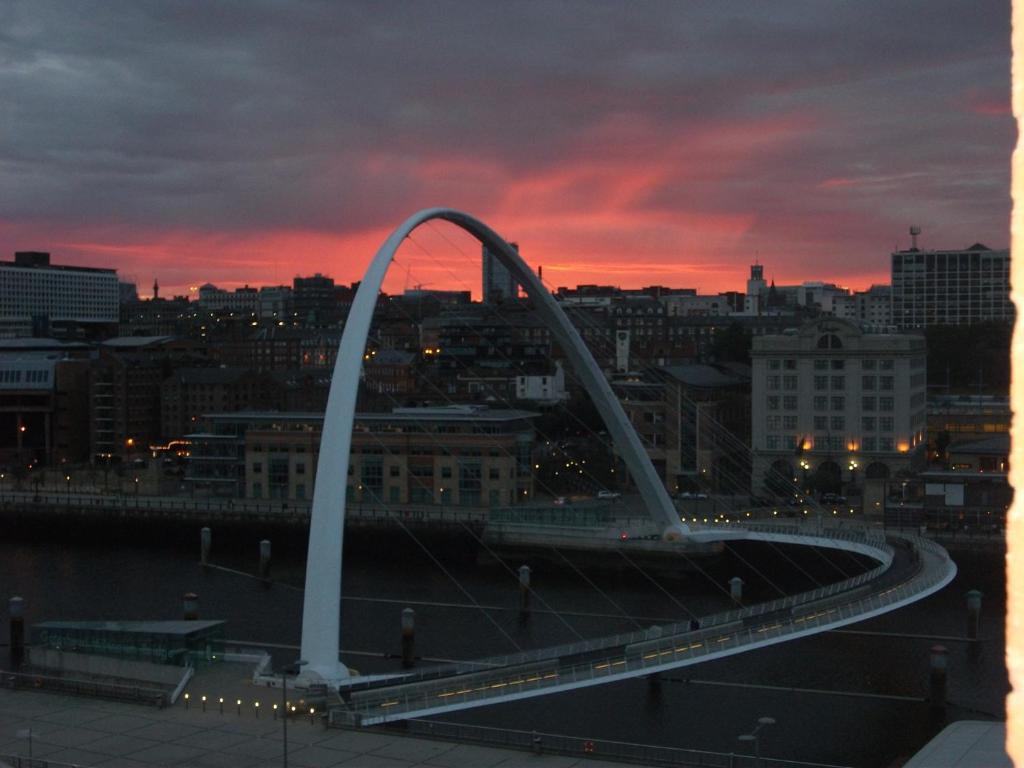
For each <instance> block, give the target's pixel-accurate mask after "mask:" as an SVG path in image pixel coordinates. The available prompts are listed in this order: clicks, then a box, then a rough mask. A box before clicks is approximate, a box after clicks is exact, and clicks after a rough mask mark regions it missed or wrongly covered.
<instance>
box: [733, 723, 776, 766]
mask: <svg viewBox="0 0 1024 768" xmlns="http://www.w3.org/2000/svg"><path fill="white" fill-rule="evenodd" d="M767 725H775V718H774V717H759V718H757V725H755V726H754V730H752V731H751V732H750V733H744V734H743V735H742V736H740V737H739V740H740V741H742V742H744V743H747V742H753V743H754V765H755V766H756V767H757V768H761V738H760V736H758V732H759V731H760V730H761V729H762V728H764V727H765V726H767Z"/></svg>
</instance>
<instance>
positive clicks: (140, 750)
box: [0, 689, 621, 768]
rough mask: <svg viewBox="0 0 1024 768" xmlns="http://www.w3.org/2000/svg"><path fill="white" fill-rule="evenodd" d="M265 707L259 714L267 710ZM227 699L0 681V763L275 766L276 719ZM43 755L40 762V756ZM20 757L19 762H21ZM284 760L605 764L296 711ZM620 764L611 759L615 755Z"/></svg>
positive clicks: (278, 755)
mask: <svg viewBox="0 0 1024 768" xmlns="http://www.w3.org/2000/svg"><path fill="white" fill-rule="evenodd" d="M267 715H269V713H267ZM267 715H264V716H261V717H260V718H259V719H256V718H255V717H253V715H252V713H251V711H249V710H248V708H246V709H245V710H243V714H242V715H241V716H240V715H238V714H237V713H236V711H235V707H234V706H228V707H227V708H226V710H225V713H224V714H223V715H220V714H219V713H218V711H217V705H212V706H209V707H208V709H207V711H206V712H205V713H204V712H203V711H202V710H201V709H200V708H199V707H198V706H196V707H192V708H191V709H189V710H188V711H186V710H185V708H184V707H183V706H180V705H179V706H176V707H173V708H170V709H163V710H160V709H154V708H151V707H144V706H139V705H132V704H121V703H113V702H107V701H99V700H94V699H85V698H75V697H71V696H64V695H59V694H49V693H40V692H36V691H17V692H15V691H9V690H2V689H0V766H3V765H5V760H6V761H8V762H10V763H11V764H13V765H17V760H16V759H15V760H11V758H17V757H27V755H28V749H29V746H28V739H27V738H24V737H21V738H19V736H18V734H19V732H20V733H22V734H24V733H25V732H26V731H27V730H28V729H31V730H32V754H33V757H34V758H36V759H37V760H39V762H38V763H36V764H35V765H36V766H37V767H38V768H44V767H45V766H46V765H47V764H49V765H52V766H54V768H65V766H70V765H74V766H83V768H84V767H91V766H96V767H97V768H98V767H101V766H102V768H115V767H116V768H154V766H169V765H178V766H195V767H196V768H207V767H208V768H221V767H225V768H226V767H227V766H231V767H232V768H257V766H279V765H281V764H282V733H281V730H282V729H281V723H280V722H279V721H275V720H274V719H273V718H272V717H270V716H267ZM43 761H45V762H43ZM26 764H27V763H26ZM288 764H289V765H291V766H295V767H296V768H332V767H333V766H345V767H346V768H413V767H414V766H424V767H426V766H430V767H431V768H518V766H536V767H537V768H574V767H576V766H580V768H582V766H587V768H608V767H609V766H611V765H613V763H607V762H603V761H599V760H593V759H589V758H584V757H583V756H580V757H578V758H573V757H568V756H564V755H562V756H558V755H544V754H541V755H535V754H533V753H531V752H523V751H518V750H508V749H495V748H492V747H483V746H476V745H469V744H456V743H452V742H447V741H437V740H431V739H418V738H411V737H408V736H402V735H395V734H391V733H382V732H376V731H374V732H366V731H362V732H357V731H348V730H338V729H333V728H332V729H326V728H324V726H323V725H322V723H321V722H320V720H316V721H315V722H311V721H310V719H309V718H308V717H302V718H297V719H295V720H294V721H292V722H290V723H289V727H288ZM619 764H620V765H621V763H619Z"/></svg>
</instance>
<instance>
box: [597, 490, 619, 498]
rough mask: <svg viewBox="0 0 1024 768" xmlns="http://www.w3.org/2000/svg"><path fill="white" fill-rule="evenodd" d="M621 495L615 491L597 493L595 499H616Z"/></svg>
mask: <svg viewBox="0 0 1024 768" xmlns="http://www.w3.org/2000/svg"><path fill="white" fill-rule="evenodd" d="M621 495H622V494H621V493H618V492H617V491H598V492H597V498H599V499H617V498H619V496H621Z"/></svg>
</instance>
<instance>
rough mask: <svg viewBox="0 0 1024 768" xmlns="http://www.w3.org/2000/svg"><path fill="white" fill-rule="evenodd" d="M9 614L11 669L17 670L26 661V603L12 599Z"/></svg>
mask: <svg viewBox="0 0 1024 768" xmlns="http://www.w3.org/2000/svg"><path fill="white" fill-rule="evenodd" d="M7 614H8V616H10V620H11V668H12V669H17V668H18V667H20V666H21V664H22V662H23V661H24V660H25V601H24V600H23V599H22V598H20V597H12V598H11V599H10V601H9V602H8V603H7Z"/></svg>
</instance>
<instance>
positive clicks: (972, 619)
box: [967, 589, 983, 640]
mask: <svg viewBox="0 0 1024 768" xmlns="http://www.w3.org/2000/svg"><path fill="white" fill-rule="evenodd" d="M982 597H983V595H982V593H981V591H980V590H977V589H972V590H971V591H970V592H968V593H967V637H968V638H970V639H971V640H977V639H978V630H979V628H980V627H981V598H982Z"/></svg>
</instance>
